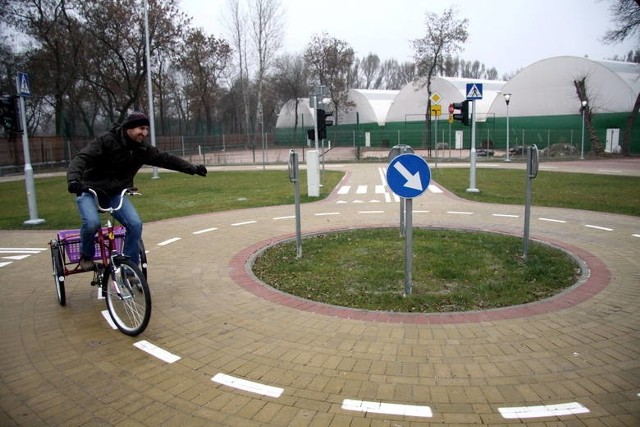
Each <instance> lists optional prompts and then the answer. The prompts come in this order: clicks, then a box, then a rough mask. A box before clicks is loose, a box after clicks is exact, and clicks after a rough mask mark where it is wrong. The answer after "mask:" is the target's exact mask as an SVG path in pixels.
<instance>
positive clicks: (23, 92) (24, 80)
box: [17, 72, 31, 96]
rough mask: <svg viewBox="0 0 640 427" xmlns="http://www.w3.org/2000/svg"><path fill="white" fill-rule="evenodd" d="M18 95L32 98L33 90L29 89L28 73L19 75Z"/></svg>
mask: <svg viewBox="0 0 640 427" xmlns="http://www.w3.org/2000/svg"><path fill="white" fill-rule="evenodd" d="M17 86H18V88H17V89H18V95H20V96H31V89H30V87H29V74H27V73H21V72H19V73H18V80H17Z"/></svg>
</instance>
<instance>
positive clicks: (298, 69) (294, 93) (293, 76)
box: [273, 55, 310, 129]
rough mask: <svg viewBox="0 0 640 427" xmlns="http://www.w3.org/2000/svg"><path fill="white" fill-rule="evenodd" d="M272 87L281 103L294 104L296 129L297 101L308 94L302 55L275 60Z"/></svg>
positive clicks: (296, 124) (306, 73)
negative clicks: (289, 102) (288, 102)
mask: <svg viewBox="0 0 640 427" xmlns="http://www.w3.org/2000/svg"><path fill="white" fill-rule="evenodd" d="M275 70H276V72H275V76H274V79H273V84H274V87H275V89H276V91H277V93H278V94H279V95H280V101H281V103H284V102H286V101H288V100H289V99H293V100H294V102H295V106H294V109H295V124H294V129H296V128H297V127H298V103H299V102H298V100H299V99H300V98H302V97H304V96H306V95H308V94H309V91H310V87H309V82H308V81H309V73H308V70H307V68H306V67H305V66H304V58H303V57H302V55H297V56H292V55H283V56H281V57H279V58H278V59H277V60H276V63H275Z"/></svg>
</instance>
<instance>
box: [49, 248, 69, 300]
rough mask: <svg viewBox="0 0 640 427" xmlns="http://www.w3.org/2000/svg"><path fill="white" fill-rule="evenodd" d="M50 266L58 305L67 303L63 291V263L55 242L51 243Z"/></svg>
mask: <svg viewBox="0 0 640 427" xmlns="http://www.w3.org/2000/svg"><path fill="white" fill-rule="evenodd" d="M50 245H51V266H52V268H53V281H54V283H55V285H56V297H57V299H58V303H59V304H60V305H65V304H66V303H67V297H66V293H65V290H64V263H63V262H62V252H60V244H59V242H58V241H57V240H52V241H51V243H50Z"/></svg>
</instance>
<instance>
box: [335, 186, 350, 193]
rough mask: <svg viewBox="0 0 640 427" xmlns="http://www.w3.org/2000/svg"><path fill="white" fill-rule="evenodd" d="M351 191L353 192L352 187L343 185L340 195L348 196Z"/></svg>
mask: <svg viewBox="0 0 640 427" xmlns="http://www.w3.org/2000/svg"><path fill="white" fill-rule="evenodd" d="M349 190H351V186H350V185H343V186H342V187H340V189H339V190H338V194H347V193H348V192H349Z"/></svg>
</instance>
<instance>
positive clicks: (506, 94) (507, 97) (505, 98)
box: [503, 93, 511, 162]
mask: <svg viewBox="0 0 640 427" xmlns="http://www.w3.org/2000/svg"><path fill="white" fill-rule="evenodd" d="M503 95H504V102H506V103H507V157H506V158H505V159H504V161H505V162H510V161H511V159H510V158H509V100H510V99H511V94H510V93H504V94H503Z"/></svg>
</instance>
